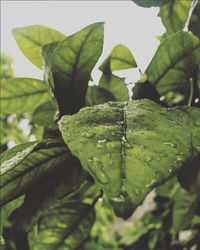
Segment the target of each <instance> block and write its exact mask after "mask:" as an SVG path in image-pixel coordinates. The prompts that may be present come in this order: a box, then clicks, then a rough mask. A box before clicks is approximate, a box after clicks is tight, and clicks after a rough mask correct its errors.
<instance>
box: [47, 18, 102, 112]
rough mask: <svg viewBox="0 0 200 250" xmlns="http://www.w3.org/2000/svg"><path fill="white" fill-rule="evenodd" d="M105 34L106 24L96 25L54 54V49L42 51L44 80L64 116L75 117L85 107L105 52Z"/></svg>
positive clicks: (89, 27)
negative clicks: (103, 50) (89, 88)
mask: <svg viewBox="0 0 200 250" xmlns="http://www.w3.org/2000/svg"><path fill="white" fill-rule="evenodd" d="M103 31H104V29H103V23H95V24H92V25H89V26H87V27H86V28H84V29H82V30H81V31H79V32H77V33H75V34H73V35H71V36H69V37H67V38H65V39H64V40H63V41H62V42H60V43H59V44H58V45H57V47H56V49H55V50H53V49H54V46H53V47H51V45H49V46H48V45H47V46H48V47H46V46H45V47H43V51H42V53H43V54H45V55H44V60H45V61H46V62H45V65H47V69H45V72H46V73H45V75H46V76H45V79H47V81H48V83H49V84H50V85H51V87H52V90H53V93H54V95H55V98H56V100H57V103H58V106H59V111H60V114H61V115H63V114H74V113H76V112H78V111H79V109H80V108H81V107H83V106H84V102H85V94H86V91H87V87H88V81H89V80H90V74H91V71H92V69H93V67H94V66H95V64H96V62H97V60H98V58H99V56H100V55H101V52H102V47H103ZM52 51H53V52H52ZM51 52H52V54H51Z"/></svg>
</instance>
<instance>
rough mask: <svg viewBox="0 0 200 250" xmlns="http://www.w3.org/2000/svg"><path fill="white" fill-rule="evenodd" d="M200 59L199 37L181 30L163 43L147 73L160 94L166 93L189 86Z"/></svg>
mask: <svg viewBox="0 0 200 250" xmlns="http://www.w3.org/2000/svg"><path fill="white" fill-rule="evenodd" d="M180 44H181V45H182V46H180ZM199 61H200V42H199V39H198V38H197V37H195V36H193V35H192V34H190V33H188V32H183V31H179V32H177V33H175V34H173V35H171V36H169V37H168V38H167V39H165V40H164V41H163V42H162V43H161V45H160V46H159V48H158V50H157V52H156V54H155V55H154V57H153V59H152V61H151V63H150V64H149V66H148V68H147V70H146V74H147V76H148V80H149V81H150V82H151V84H153V86H154V87H155V88H156V90H157V91H158V92H159V94H161V95H166V94H167V93H168V92H169V91H176V90H179V91H180V89H182V90H184V89H185V88H187V87H188V86H187V82H188V79H189V77H191V75H192V73H193V71H194V69H195V68H196V67H197V65H198V63H199Z"/></svg>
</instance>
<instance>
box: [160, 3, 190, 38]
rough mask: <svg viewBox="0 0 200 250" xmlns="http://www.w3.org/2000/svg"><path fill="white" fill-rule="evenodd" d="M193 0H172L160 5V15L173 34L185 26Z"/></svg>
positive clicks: (168, 30)
mask: <svg viewBox="0 0 200 250" xmlns="http://www.w3.org/2000/svg"><path fill="white" fill-rule="evenodd" d="M191 4H192V0H187V1H180V0H170V1H168V3H167V4H164V5H163V6H161V7H160V12H159V14H158V15H159V16H160V17H161V20H162V23H163V24H164V26H165V28H166V30H167V32H168V33H169V34H172V33H174V32H177V31H179V30H182V29H183V28H184V27H185V24H186V21H187V19H188V15H189V10H190V7H191Z"/></svg>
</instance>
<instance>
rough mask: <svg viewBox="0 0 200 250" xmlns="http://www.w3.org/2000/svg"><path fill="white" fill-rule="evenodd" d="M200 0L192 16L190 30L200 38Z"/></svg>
mask: <svg viewBox="0 0 200 250" xmlns="http://www.w3.org/2000/svg"><path fill="white" fill-rule="evenodd" d="M199 23H200V2H199V1H198V2H197V5H196V7H195V9H194V10H193V13H192V16H191V18H190V23H189V26H188V28H189V30H190V31H192V33H193V34H194V35H195V36H197V37H198V38H199V39H200V25H199Z"/></svg>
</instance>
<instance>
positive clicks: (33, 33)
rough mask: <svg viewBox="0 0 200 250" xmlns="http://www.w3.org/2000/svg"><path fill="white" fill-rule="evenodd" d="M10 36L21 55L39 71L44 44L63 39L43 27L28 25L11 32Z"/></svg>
mask: <svg viewBox="0 0 200 250" xmlns="http://www.w3.org/2000/svg"><path fill="white" fill-rule="evenodd" d="M12 34H13V36H14V38H15V40H16V42H17V45H18V46H19V48H20V49H21V51H22V53H23V54H24V55H25V56H26V57H27V58H28V59H29V60H30V61H31V62H32V63H33V64H34V65H35V66H37V67H38V68H39V69H42V67H43V60H42V56H41V53H40V50H41V47H42V46H43V45H44V44H47V43H50V42H54V41H61V40H63V39H64V38H65V35H63V34H62V33H61V32H59V31H57V30H54V29H51V28H49V27H46V26H44V25H30V26H26V27H21V28H15V29H13V30H12Z"/></svg>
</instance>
